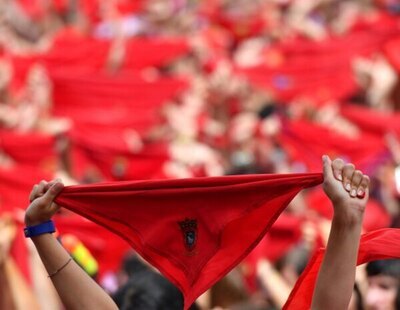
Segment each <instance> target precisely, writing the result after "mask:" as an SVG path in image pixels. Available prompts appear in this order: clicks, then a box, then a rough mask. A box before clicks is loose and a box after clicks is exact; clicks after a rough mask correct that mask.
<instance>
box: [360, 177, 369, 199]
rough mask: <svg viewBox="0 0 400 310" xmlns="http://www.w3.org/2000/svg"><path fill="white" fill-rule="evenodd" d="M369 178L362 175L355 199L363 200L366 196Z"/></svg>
mask: <svg viewBox="0 0 400 310" xmlns="http://www.w3.org/2000/svg"><path fill="white" fill-rule="evenodd" d="M369 182H370V180H369V176H367V175H363V177H362V180H361V182H360V185H359V186H358V189H357V197H359V198H364V197H365V195H366V194H368V190H369Z"/></svg>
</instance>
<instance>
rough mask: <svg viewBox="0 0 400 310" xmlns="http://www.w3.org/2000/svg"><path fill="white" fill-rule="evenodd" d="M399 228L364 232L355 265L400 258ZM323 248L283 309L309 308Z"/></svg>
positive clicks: (311, 262)
mask: <svg viewBox="0 0 400 310" xmlns="http://www.w3.org/2000/svg"><path fill="white" fill-rule="evenodd" d="M399 243H400V229H394V228H384V229H380V230H376V231H373V232H370V233H367V234H364V235H363V236H362V237H361V240H360V248H359V251H358V259H357V265H361V264H365V263H368V262H371V261H374V260H379V259H389V258H400V248H399ZM324 254H325V249H320V250H319V251H318V252H317V253H316V254H315V255H314V256H313V257H312V258H311V260H310V262H309V264H308V265H307V267H306V269H305V270H304V272H303V273H302V274H301V276H300V278H299V279H298V280H297V283H296V285H295V286H294V288H293V291H292V292H291V293H290V296H289V298H288V300H287V302H286V304H285V306H284V307H283V309H284V310H285V309H310V307H311V301H312V295H313V293H314V287H315V282H316V280H317V276H318V271H319V267H320V266H321V263H322V260H323V258H324Z"/></svg>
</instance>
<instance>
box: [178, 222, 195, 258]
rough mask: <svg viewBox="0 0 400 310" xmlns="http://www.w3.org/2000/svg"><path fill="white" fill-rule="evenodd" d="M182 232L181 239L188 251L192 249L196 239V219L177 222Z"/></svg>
mask: <svg viewBox="0 0 400 310" xmlns="http://www.w3.org/2000/svg"><path fill="white" fill-rule="evenodd" d="M178 223H179V226H180V228H181V231H182V234H183V241H184V244H185V247H186V249H187V250H188V251H193V249H194V248H195V245H196V241H197V221H196V220H194V219H188V218H186V219H185V220H183V221H181V222H178Z"/></svg>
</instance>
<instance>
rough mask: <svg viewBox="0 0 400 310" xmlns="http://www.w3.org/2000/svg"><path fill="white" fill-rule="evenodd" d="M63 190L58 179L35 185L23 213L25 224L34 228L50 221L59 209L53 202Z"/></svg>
mask: <svg viewBox="0 0 400 310" xmlns="http://www.w3.org/2000/svg"><path fill="white" fill-rule="evenodd" d="M63 188H64V185H63V184H62V183H61V181H60V180H59V179H57V180H53V181H50V182H46V181H41V182H40V183H39V184H36V185H35V186H34V187H33V189H32V192H31V194H30V196H29V200H30V202H31V204H30V205H29V207H28V208H27V210H26V212H25V224H26V225H27V226H34V225H38V224H41V223H43V222H46V221H48V220H50V219H51V217H52V216H53V215H54V214H55V213H56V212H57V211H58V210H59V208H60V207H59V206H58V205H57V204H55V203H54V202H53V201H54V199H55V198H56V197H57V195H58V194H59V193H60V192H61V190H62V189H63Z"/></svg>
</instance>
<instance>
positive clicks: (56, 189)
mask: <svg viewBox="0 0 400 310" xmlns="http://www.w3.org/2000/svg"><path fill="white" fill-rule="evenodd" d="M63 188H64V184H62V183H61V182H56V183H54V184H53V185H52V186H51V187H50V188H49V190H48V191H47V192H46V193H45V194H44V196H43V202H44V203H45V204H51V203H52V202H53V200H54V199H55V198H56V197H57V195H58V194H59V193H60V192H61V191H62V189H63Z"/></svg>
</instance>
